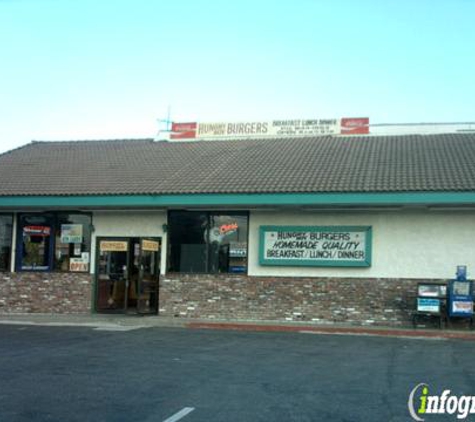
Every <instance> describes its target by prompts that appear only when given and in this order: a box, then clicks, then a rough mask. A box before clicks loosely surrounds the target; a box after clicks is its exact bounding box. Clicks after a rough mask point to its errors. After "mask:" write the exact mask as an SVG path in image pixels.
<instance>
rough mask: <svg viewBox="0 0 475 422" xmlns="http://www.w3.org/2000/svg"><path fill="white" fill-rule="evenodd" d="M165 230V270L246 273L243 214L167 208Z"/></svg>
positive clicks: (245, 226) (246, 218)
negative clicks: (167, 248)
mask: <svg viewBox="0 0 475 422" xmlns="http://www.w3.org/2000/svg"><path fill="white" fill-rule="evenodd" d="M168 232H169V257H168V271H171V272H185V273H246V272H247V232H248V214H247V213H242V212H240V213H237V212H236V213H234V212H229V213H219V212H200V211H170V213H169V215H168Z"/></svg>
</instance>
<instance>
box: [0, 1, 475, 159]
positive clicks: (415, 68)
mask: <svg viewBox="0 0 475 422" xmlns="http://www.w3.org/2000/svg"><path fill="white" fill-rule="evenodd" d="M474 17H475V1H473V0H430V1H429V0H397V1H396V0H394V1H393V0H386V1H380V0H379V1H378V0H374V1H373V0H362V1H356V0H352V1H351V0H347V1H345V0H291V1H288V0H279V1H275V0H273V1H266V0H252V1H251V0H239V1H236V2H230V1H219V0H215V1H212V0H208V1H206V0H195V1H191V0H190V1H185V0H170V1H160V0H100V1H98V0H0V152H4V151H7V150H10V149H13V148H16V147H18V146H20V145H24V144H26V143H29V142H30V141H32V140H44V141H53V140H76V139H117V138H120V139H125V138H144V137H154V136H155V135H156V133H157V131H158V123H157V119H166V118H167V117H168V113H169V111H170V117H171V120H173V121H181V122H187V121H202V122H203V121H206V122H220V121H236V122H239V121H261V120H272V119H295V118H298V119H300V118H305V119H307V118H312V119H313V118H339V117H369V118H370V122H371V123H400V122H408V123H415V122H467V121H470V122H473V121H475V54H474V52H475V20H474Z"/></svg>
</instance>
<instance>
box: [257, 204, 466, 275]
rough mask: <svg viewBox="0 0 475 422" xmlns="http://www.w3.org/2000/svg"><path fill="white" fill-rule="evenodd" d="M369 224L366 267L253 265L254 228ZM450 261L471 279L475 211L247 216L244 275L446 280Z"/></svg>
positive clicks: (450, 272)
mask: <svg viewBox="0 0 475 422" xmlns="http://www.w3.org/2000/svg"><path fill="white" fill-rule="evenodd" d="M261 225H309V226H312V225H314V226H321V225H328V226H332V225H335V226H341V225H361V226H372V230H373V247H372V265H371V267H369V268H331V267H283V266H278V267H276V266H262V265H259V226H261ZM456 265H467V266H468V276H469V277H475V212H474V211H468V212H465V211H464V212H462V211H450V212H449V211H428V210H423V211H409V210H408V211H393V212H352V213H348V212H333V213H330V212H328V213H321V212H302V211H301V212H284V213H282V212H260V211H253V212H251V215H250V229H249V275H256V276H257V275H260V276H264V275H269V276H314V277H371V278H379V277H391V278H437V279H439V278H452V277H454V275H455V267H456Z"/></svg>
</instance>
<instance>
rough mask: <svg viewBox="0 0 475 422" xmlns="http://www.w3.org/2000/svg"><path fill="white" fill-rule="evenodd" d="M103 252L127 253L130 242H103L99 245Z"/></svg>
mask: <svg viewBox="0 0 475 422" xmlns="http://www.w3.org/2000/svg"><path fill="white" fill-rule="evenodd" d="M99 249H100V251H101V252H127V250H128V242H124V241H117V240H102V241H101V242H100V244H99Z"/></svg>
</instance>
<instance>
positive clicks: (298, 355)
mask: <svg viewBox="0 0 475 422" xmlns="http://www.w3.org/2000/svg"><path fill="white" fill-rule="evenodd" d="M473 352H474V343H473V342H470V341H460V340H419V339H406V338H381V337H370V336H338V335H316V334H300V333H266V332H264V333H256V332H232V331H211V330H210V331H207V330H190V329H183V328H145V329H144V328H142V329H136V330H131V331H107V330H94V329H92V328H84V327H81V328H79V327H37V326H36V327H35V326H18V325H16V326H11V325H3V326H0V378H1V386H0V421H8V422H16V421H62V422H64V421H81V422H84V421H129V422H131V421H146V422H152V421H154V422H155V421H157V422H162V421H166V420H168V421H169V422H173V421H177V420H180V421H183V422H193V421H219V422H224V421H226V422H231V421H409V420H411V418H410V416H409V413H408V409H407V401H408V396H409V393H410V391H411V389H412V388H413V387H414V386H416V385H417V384H419V383H421V382H425V383H428V384H429V385H431V387H433V388H434V389H444V388H450V389H451V390H452V391H453V392H454V393H457V394H471V395H475V367H474V364H473V362H474V360H473ZM426 420H429V417H427V418H426ZM430 420H449V419H447V415H446V416H445V418H444V419H437V417H436V416H434V415H430ZM450 420H456V417H455V416H454V415H453V416H452V417H451V418H450Z"/></svg>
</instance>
